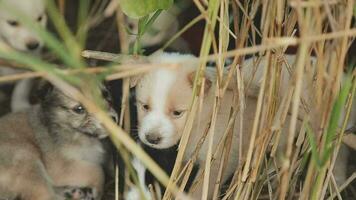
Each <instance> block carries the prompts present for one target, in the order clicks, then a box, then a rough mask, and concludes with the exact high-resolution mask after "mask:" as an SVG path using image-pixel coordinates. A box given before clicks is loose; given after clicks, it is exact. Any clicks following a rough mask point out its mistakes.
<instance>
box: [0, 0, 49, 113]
mask: <svg viewBox="0 0 356 200" xmlns="http://www.w3.org/2000/svg"><path fill="white" fill-rule="evenodd" d="M8 8H10V9H8ZM11 9H13V10H11ZM13 11H15V12H13ZM18 16H23V17H26V18H27V19H30V20H32V21H33V22H34V23H38V24H39V25H40V26H42V27H45V26H46V23H47V16H46V14H45V1H44V0H25V1H24V0H1V4H0V45H3V46H4V45H5V46H8V47H9V48H12V49H14V50H16V51H22V52H29V53H33V54H37V53H38V52H39V51H40V50H41V48H42V46H43V41H42V39H41V38H40V36H39V35H37V34H36V32H34V31H33V30H32V28H31V27H29V26H26V25H24V24H22V23H21V22H20V21H19V18H18ZM11 21H12V22H16V23H17V25H16V26H14V25H11V24H10V22H11ZM30 45H37V47H36V48H34V49H30V47H29V46H30ZM17 72H18V70H14V69H13V68H9V67H7V66H0V75H9V74H14V73H17ZM31 83H32V82H31V81H30V80H29V79H26V80H21V81H19V82H18V83H17V84H16V85H15V88H14V92H13V94H12V97H11V98H12V99H11V110H12V111H14V112H16V111H20V110H24V109H27V108H28V107H30V103H29V100H28V98H29V93H30V90H31V86H32V84H31Z"/></svg>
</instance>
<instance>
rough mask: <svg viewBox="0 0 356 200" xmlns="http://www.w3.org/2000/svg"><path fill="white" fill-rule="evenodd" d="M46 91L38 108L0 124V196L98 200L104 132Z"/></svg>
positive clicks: (64, 98)
mask: <svg viewBox="0 0 356 200" xmlns="http://www.w3.org/2000/svg"><path fill="white" fill-rule="evenodd" d="M45 88H46V89H45V90H46V93H45V94H46V95H44V97H43V98H42V99H41V102H40V104H39V105H35V106H33V107H32V108H30V109H29V110H27V111H23V112H17V113H11V114H8V115H6V116H4V117H3V118H1V119H0V197H1V198H5V199H14V198H20V199H26V200H54V199H55V200H59V199H64V198H66V199H68V198H69V199H82V200H84V199H88V200H89V199H95V200H96V199H101V196H102V191H103V184H104V172H103V168H102V164H103V162H104V154H105V151H104V148H103V145H102V143H101V141H100V139H101V138H105V137H106V136H107V132H106V130H105V129H104V128H103V127H102V125H101V123H100V122H99V121H98V120H97V119H96V118H95V117H93V116H92V115H91V114H90V113H88V112H87V111H86V109H85V108H84V107H83V106H82V105H81V104H80V103H79V102H77V101H75V100H73V99H72V98H71V97H69V96H67V95H66V94H64V93H62V92H61V91H59V90H58V89H57V88H54V87H52V86H50V85H48V86H47V87H45ZM103 94H104V95H106V96H107V94H108V93H107V92H103ZM109 100H110V99H109ZM107 108H108V110H109V114H110V115H111V116H112V117H113V118H115V119H117V114H116V113H115V112H114V111H113V109H112V108H111V107H110V106H109V103H108V105H107Z"/></svg>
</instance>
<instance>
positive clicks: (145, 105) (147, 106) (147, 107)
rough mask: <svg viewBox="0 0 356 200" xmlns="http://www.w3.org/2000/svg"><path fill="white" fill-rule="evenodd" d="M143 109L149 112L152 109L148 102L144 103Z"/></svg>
mask: <svg viewBox="0 0 356 200" xmlns="http://www.w3.org/2000/svg"><path fill="white" fill-rule="evenodd" d="M142 109H143V110H144V111H145V112H147V111H149V110H150V106H149V105H148V104H142Z"/></svg>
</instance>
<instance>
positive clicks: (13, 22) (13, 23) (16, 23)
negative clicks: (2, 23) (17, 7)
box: [7, 20, 19, 27]
mask: <svg viewBox="0 0 356 200" xmlns="http://www.w3.org/2000/svg"><path fill="white" fill-rule="evenodd" d="M7 23H8V24H9V25H10V26H14V27H16V26H18V25H19V23H18V22H17V21H15V20H7Z"/></svg>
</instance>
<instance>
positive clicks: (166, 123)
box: [139, 69, 176, 149]
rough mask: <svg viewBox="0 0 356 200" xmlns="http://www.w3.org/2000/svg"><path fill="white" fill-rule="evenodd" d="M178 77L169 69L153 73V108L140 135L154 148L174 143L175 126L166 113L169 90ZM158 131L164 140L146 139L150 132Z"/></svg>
mask: <svg viewBox="0 0 356 200" xmlns="http://www.w3.org/2000/svg"><path fill="white" fill-rule="evenodd" d="M175 79H176V76H175V74H174V73H173V72H172V71H170V70H167V69H160V70H157V71H156V72H154V73H153V74H152V80H154V83H153V84H152V85H153V90H152V91H151V92H152V96H151V97H152V98H151V102H152V108H151V110H150V112H149V113H148V114H147V115H146V116H145V117H144V118H143V119H142V121H141V126H140V129H139V137H140V139H141V141H143V142H144V143H145V144H147V145H149V146H152V147H154V148H159V149H160V148H168V147H171V146H172V145H174V143H175V141H174V140H172V138H174V134H175V131H174V127H173V125H172V124H171V122H170V119H169V118H168V117H167V115H166V114H165V110H166V103H167V97H168V92H169V90H170V88H171V86H172V84H173V83H174V80H175ZM152 131H154V132H158V134H160V135H161V136H162V139H163V140H162V142H160V143H159V144H157V145H154V144H151V143H149V142H148V141H147V140H146V135H147V134H149V133H150V132H152Z"/></svg>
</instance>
